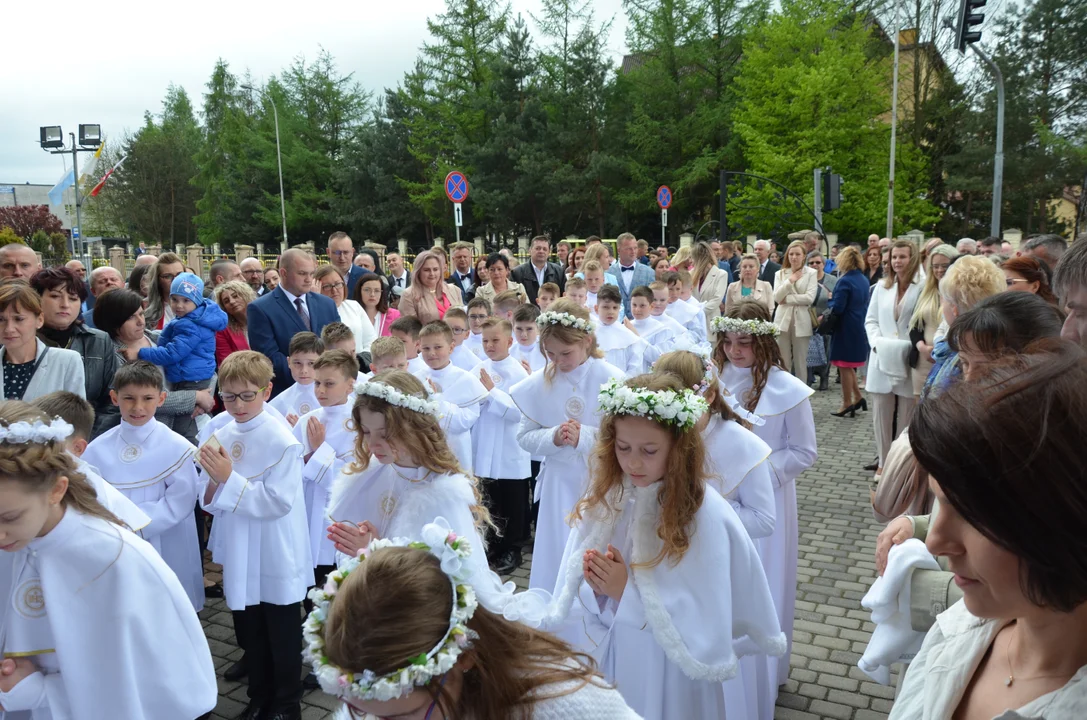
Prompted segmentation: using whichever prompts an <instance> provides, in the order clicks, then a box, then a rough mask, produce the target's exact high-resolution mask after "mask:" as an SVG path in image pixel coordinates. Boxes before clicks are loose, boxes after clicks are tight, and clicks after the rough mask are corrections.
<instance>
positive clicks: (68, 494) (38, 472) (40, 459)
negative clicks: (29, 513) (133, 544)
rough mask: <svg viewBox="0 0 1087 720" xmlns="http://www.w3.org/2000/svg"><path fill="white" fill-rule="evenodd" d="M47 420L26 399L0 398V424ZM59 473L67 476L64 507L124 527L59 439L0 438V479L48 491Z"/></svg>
mask: <svg viewBox="0 0 1087 720" xmlns="http://www.w3.org/2000/svg"><path fill="white" fill-rule="evenodd" d="M50 420H51V418H49V417H48V416H47V415H46V414H45V413H44V412H42V411H41V410H40V409H38V408H36V407H34V406H33V405H31V404H29V403H25V402H23V401H21V400H4V401H0V426H3V427H11V426H12V425H14V424H15V423H19V422H26V423H34V422H43V423H48V422H50ZM61 477H66V478H68V489H67V490H66V491H65V493H64V497H63V498H62V499H61V503H62V504H63V505H64V506H65V507H66V508H74V509H75V510H77V511H79V512H81V513H83V514H84V515H91V516H94V517H97V518H101V519H103V520H106V521H108V522H111V523H113V524H114V525H119V526H121V527H128V526H127V525H125V524H124V523H123V522H122V521H121V520H120V519H118V518H117V516H116V515H114V514H113V513H111V512H110V511H109V510H107V509H106V508H105V507H103V505H102V503H100V502H98V494H97V493H96V492H95V490H94V488H93V487H92V486H91V484H90V483H89V482H87V477H86V476H85V475H84V474H83V473H81V472H79V470H78V469H77V467H76V462H75V460H74V459H73V458H72V456H71V455H70V454H68V451H67V450H66V449H65V447H64V442H63V441H49V442H44V443H37V442H28V443H8V442H0V479H2V480H5V481H9V482H16V483H19V485H20V486H21V487H22V488H23V489H24V490H26V491H28V492H36V493H48V492H49V491H50V490H52V489H53V487H54V486H55V485H56V483H57V480H58V479H59V478H61Z"/></svg>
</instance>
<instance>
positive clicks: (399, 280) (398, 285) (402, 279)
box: [396, 277, 404, 287]
mask: <svg viewBox="0 0 1087 720" xmlns="http://www.w3.org/2000/svg"><path fill="white" fill-rule="evenodd" d="M403 281H404V278H402V277H398V278H397V279H396V286H397V287H400V283H402V282H403Z"/></svg>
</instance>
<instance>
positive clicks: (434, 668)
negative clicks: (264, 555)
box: [302, 518, 478, 702]
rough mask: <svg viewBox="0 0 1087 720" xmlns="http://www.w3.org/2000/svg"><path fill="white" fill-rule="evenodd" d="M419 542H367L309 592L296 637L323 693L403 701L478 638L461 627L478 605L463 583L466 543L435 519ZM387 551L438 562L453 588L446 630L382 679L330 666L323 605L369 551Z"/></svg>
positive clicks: (446, 668) (449, 667)
mask: <svg viewBox="0 0 1087 720" xmlns="http://www.w3.org/2000/svg"><path fill="white" fill-rule="evenodd" d="M422 538H423V541H422V542H410V541H409V540H407V539H405V538H398V539H395V540H371V541H370V544H369V546H368V547H367V548H366V549H365V550H362V551H360V552H359V556H358V557H357V558H352V559H350V560H347V561H345V562H344V563H343V564H342V565H340V567H338V568H337V569H336V570H334V571H333V572H331V573H329V575H328V579H327V580H326V581H325V585H324V587H320V588H314V589H313V590H310V593H309V598H310V600H312V601H313V604H314V608H313V611H312V612H311V613H310V614H309V616H308V617H307V618H306V621H305V622H304V623H303V624H302V636H303V639H304V640H305V642H306V649H305V651H304V652H303V655H304V656H305V658H306V660H307V661H308V662H309V663H310V664H311V665H312V667H313V672H314V674H315V675H316V676H317V681H318V682H319V683H320V684H321V688H322V689H323V690H324V691H325V692H327V693H329V694H330V695H335V696H337V697H341V698H346V697H351V698H356V699H358V700H377V701H380V702H385V701H388V700H393V699H395V698H400V697H404V696H405V695H407V694H408V693H410V692H411V691H412V690H414V689H415V688H417V687H423V686H425V685H426V684H427V683H429V682H430V681H431V680H433V679H434V678H437V677H441V676H442V675H445V674H446V673H447V672H449V671H450V670H452V669H453V666H454V665H456V664H457V658H458V657H460V654H461V653H462V652H463V651H464V650H466V649H468V648H469V647H471V644H472V640H474V639H476V638H477V637H478V636H477V635H476V633H475V631H473V630H472V629H470V628H469V627H468V624H467V623H468V621H469V620H470V619H471V618H472V616H473V615H474V614H475V612H476V608H477V607H478V602H477V601H476V595H475V591H473V590H472V587H471V586H470V585H468V584H467V583H466V582H465V580H466V578H467V577H468V576H469V575H470V573H471V569H470V567H469V565H468V563H466V562H464V560H465V559H466V558H468V557H469V556H470V555H471V554H472V547H471V545H470V544H469V543H468V541H467V540H465V539H463V538H459V537H457V534H456V533H454V532H453V531H452V530H451V529H450V528H449V523H448V522H446V520H445V518H437V519H436V520H435V521H434V522H432V523H428V524H426V525H424V526H423V531H422ZM387 547H410V548H416V549H418V550H426V551H428V552H430V553H431V554H433V555H434V556H435V557H437V558H438V559H439V560H441V563H442V571H443V572H444V573H445V574H446V575H448V576H449V582H450V584H451V585H452V587H453V608H452V610H451V612H450V614H449V629H448V630H447V631H446V633H445V635H444V636H443V637H442V639H441V640H440V641H439V642H438V644H437V645H435V646H434V647H433V648H432V649H431V650H430V652H428V653H422V654H420V655H418V656H416V657H414V658H411V660H410V661H409V664H408V665H406V666H405V667H403V668H400V669H398V670H394V671H393V672H391V673H387V674H385V675H377V674H376V673H374V672H372V671H370V670H363V671H362V672H361V673H353V672H349V671H346V670H343V669H342V668H339V667H337V666H335V665H333V664H332V663H330V662H329V660H328V657H327V656H326V655H325V639H324V630H325V621H326V620H327V618H328V605H329V603H330V602H332V599H333V598H334V597H336V593H337V592H339V589H340V586H341V585H342V584H343V581H344V579H345V578H346V577H347V576H348V575H349V574H351V571H353V570H354V569H355V568H357V567H358V566H359V565H360V564H361V563H363V562H365V561H366V558H367V557H368V556H369V555H370V554H371V553H373V551H375V550H379V549H381V548H387Z"/></svg>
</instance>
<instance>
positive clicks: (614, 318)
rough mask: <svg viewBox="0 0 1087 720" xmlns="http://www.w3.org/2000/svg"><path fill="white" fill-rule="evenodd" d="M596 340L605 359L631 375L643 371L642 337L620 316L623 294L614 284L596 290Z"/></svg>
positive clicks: (644, 347)
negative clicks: (597, 321)
mask: <svg viewBox="0 0 1087 720" xmlns="http://www.w3.org/2000/svg"><path fill="white" fill-rule="evenodd" d="M594 309H595V310H596V316H597V318H598V319H599V321H600V322H599V325H597V328H596V344H597V347H599V348H600V349H601V350H603V351H604V357H605V359H606V360H607V361H608V362H609V363H611V364H612V365H614V366H615V367H617V368H619V369H620V370H622V371H623V372H624V373H626V375H627V377H634V376H635V375H641V374H642V373H643V372H645V349H646V348H647V347H648V345H647V344H646V342H645V340H642V339H641V338H640V337H638V334H637V333H635V332H633V331H631V330H630V329H629V328H627V327H626V326H625V325H624V324H623V322H622V321H621V320H620V319H619V318H620V317H622V315H623V296H622V294H621V293H620V292H619V288H618V287H616V286H615V285H604V286H602V287H601V288H600V292H598V293H597V294H596V307H595V308H594Z"/></svg>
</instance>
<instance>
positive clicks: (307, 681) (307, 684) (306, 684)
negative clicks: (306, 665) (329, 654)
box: [302, 673, 321, 690]
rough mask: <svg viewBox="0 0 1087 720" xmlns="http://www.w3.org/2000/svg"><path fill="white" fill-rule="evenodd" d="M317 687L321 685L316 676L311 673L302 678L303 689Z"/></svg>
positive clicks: (314, 688)
mask: <svg viewBox="0 0 1087 720" xmlns="http://www.w3.org/2000/svg"><path fill="white" fill-rule="evenodd" d="M319 687H321V683H319V682H317V676H316V675H314V674H313V673H310V674H309V675H307V676H306V677H304V678H302V688H303V689H304V690H316V689H317V688H319Z"/></svg>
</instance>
